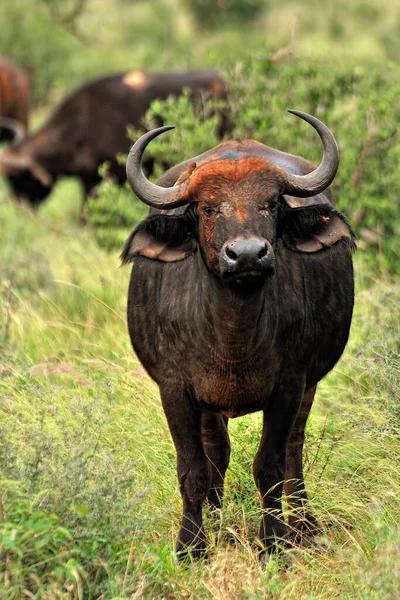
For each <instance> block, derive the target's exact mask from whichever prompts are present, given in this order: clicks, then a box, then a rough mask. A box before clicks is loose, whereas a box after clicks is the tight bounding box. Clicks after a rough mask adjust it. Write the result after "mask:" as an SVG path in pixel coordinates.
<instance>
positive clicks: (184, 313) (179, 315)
mask: <svg viewBox="0 0 400 600" xmlns="http://www.w3.org/2000/svg"><path fill="white" fill-rule="evenodd" d="M291 112H293V113H294V114H295V115H297V116H299V117H300V118H302V119H304V120H305V121H307V122H308V123H310V124H311V125H312V126H313V127H314V128H315V129H316V130H317V132H318V134H319V136H320V138H321V140H322V143H323V146H324V155H323V159H322V162H321V164H320V165H319V167H318V168H315V167H314V166H313V165H312V164H311V163H309V162H308V161H306V160H304V159H303V158H300V157H297V156H292V155H290V154H285V153H283V152H279V151H278V150H274V149H273V148H269V147H268V146H264V145H263V144H260V143H258V142H255V141H251V140H245V141H229V142H224V143H222V144H220V145H219V146H217V147H216V148H213V149H212V150H209V151H207V152H205V153H204V154H201V155H200V156H197V157H195V158H193V159H192V160H189V161H186V162H184V163H182V164H180V165H178V166H176V167H174V168H172V169H170V170H169V171H167V172H166V173H165V174H164V175H163V176H162V177H161V179H160V180H159V185H154V184H152V183H150V182H149V181H148V180H147V179H146V177H145V175H144V173H143V171H142V170H141V166H140V163H141V158H142V154H143V151H144V149H145V148H146V146H147V145H148V143H149V142H150V141H151V140H152V139H153V138H155V137H156V136H158V135H159V134H160V133H162V132H164V131H167V130H168V129H172V128H171V127H161V128H159V129H155V130H153V131H150V132H149V133H147V134H145V135H143V136H142V137H141V138H140V139H139V140H138V141H137V142H136V144H135V145H134V146H133V148H132V150H131V152H130V154H129V157H128V161H127V174H128V180H129V183H130V185H131V187H132V189H133V191H134V192H135V194H136V195H137V196H138V197H139V198H140V199H141V200H142V201H143V202H145V203H146V204H148V205H149V206H151V207H152V210H151V211H150V214H149V216H148V217H147V218H146V219H145V220H144V221H143V222H141V223H140V224H139V225H138V226H137V227H136V229H135V230H134V231H133V233H132V234H131V235H130V237H129V239H128V241H127V243H126V245H125V248H124V250H123V253H122V259H123V262H124V263H127V262H129V261H133V268H132V275H131V281H130V286H129V293H128V326H129V332H130V337H131V341H132V345H133V348H134V350H135V351H136V353H137V356H138V357H139V359H140V361H141V362H142V363H143V365H144V367H145V368H146V370H147V372H148V373H149V375H150V376H151V377H152V378H153V379H154V380H155V381H156V382H157V383H158V385H159V387H160V393H161V399H162V404H163V408H164V411H165V414H166V418H167V421H168V425H169V428H170V431H171V434H172V438H173V441H174V444H175V448H176V452H177V462H178V479H179V485H180V491H181V495H182V499H183V519H182V524H181V528H180V532H179V538H178V544H177V548H178V550H180V551H184V550H187V549H188V548H190V549H191V551H192V552H194V553H195V555H197V554H198V553H199V552H200V551H201V549H202V548H203V547H204V546H205V542H206V537H205V533H204V530H203V523H202V505H203V503H204V502H205V501H206V500H208V502H209V503H211V505H215V506H220V503H221V499H222V493H223V485H224V475H225V471H226V469H227V467H228V463H229V454H230V442H229V437H228V429H227V419H228V418H232V417H239V416H241V415H244V414H247V413H251V412H254V411H263V413H264V425H263V431H262V436H261V443H260V447H259V450H258V452H257V455H256V457H255V460H254V469H253V470H254V477H255V481H256V483H257V487H258V489H259V492H260V495H261V500H262V506H263V508H264V509H265V512H263V516H262V522H261V528H260V539H261V541H262V543H263V545H264V548H265V549H266V550H268V551H270V550H272V549H273V548H274V547H275V544H274V541H275V540H276V539H280V540H285V541H286V543H289V541H288V540H289V539H291V538H292V540H293V538H294V539H297V541H299V540H301V539H303V540H306V539H307V538H308V536H310V537H311V536H312V534H313V532H315V531H317V521H316V519H315V518H314V517H313V515H312V514H311V512H310V509H309V507H308V506H307V495H306V491H305V486H304V478H303V469H302V449H303V442H304V428H305V424H306V421H307V417H308V414H309V411H310V409H311V405H312V402H313V398H314V394H315V390H316V386H317V383H318V382H319V381H320V380H321V379H322V378H323V377H324V376H325V375H326V374H327V373H328V372H329V371H330V370H331V369H332V367H333V366H334V365H335V363H336V362H337V361H338V359H339V358H340V356H341V354H342V352H343V349H344V347H345V345H346V342H347V338H348V335H349V328H350V322H351V316H352V310H353V299H354V287H353V268H352V250H353V248H354V245H355V244H354V241H353V233H352V230H351V227H350V225H349V223H348V221H347V220H346V218H345V217H344V216H343V215H342V214H341V213H339V212H338V211H337V210H336V209H335V208H334V205H333V203H332V197H331V192H330V190H329V189H328V186H329V185H330V184H331V182H332V180H333V178H334V176H335V174H336V171H337V167H338V164H339V154H338V148H337V145H336V142H335V139H334V137H333V135H332V133H331V132H330V131H329V129H328V128H327V127H326V126H325V125H324V124H323V123H321V122H320V121H319V120H318V119H316V118H315V117H312V116H310V115H307V114H306V113H301V112H297V111H291ZM171 186H172V187H171ZM283 489H284V490H285V492H286V495H287V498H288V503H289V506H290V507H291V508H292V509H293V510H292V513H291V516H290V520H289V527H287V526H286V525H285V523H284V521H283V518H282V513H281V496H282V490H283ZM290 534H292V535H290Z"/></svg>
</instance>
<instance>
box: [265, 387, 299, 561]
mask: <svg viewBox="0 0 400 600" xmlns="http://www.w3.org/2000/svg"><path fill="white" fill-rule="evenodd" d="M303 390H304V386H303V385H302V382H300V381H297V380H296V379H294V384H293V383H292V382H290V383H288V384H287V385H286V384H283V383H282V384H281V386H280V388H279V389H278V390H277V392H276V394H274V396H273V397H272V398H271V399H270V401H269V406H268V408H267V409H266V410H264V420H263V431H262V436H261V442H260V446H259V449H258V452H257V454H256V457H255V459H254V463H253V473H254V479H255V481H256V484H257V487H258V490H259V492H260V496H261V502H262V507H263V515H262V519H261V526H260V540H261V543H262V545H263V548H264V549H265V550H267V551H268V552H271V551H273V550H274V548H275V546H276V542H277V541H279V540H284V539H286V537H287V528H286V525H285V522H284V520H283V515H282V491H283V481H284V477H285V462H286V446H287V442H288V439H289V436H290V433H291V430H292V427H293V424H294V422H295V419H296V416H297V413H298V410H299V406H300V403H301V399H302V396H303Z"/></svg>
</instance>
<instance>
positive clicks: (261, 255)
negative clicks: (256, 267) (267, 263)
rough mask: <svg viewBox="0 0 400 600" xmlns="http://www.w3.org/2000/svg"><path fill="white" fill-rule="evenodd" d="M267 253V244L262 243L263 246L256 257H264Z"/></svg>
mask: <svg viewBox="0 0 400 600" xmlns="http://www.w3.org/2000/svg"><path fill="white" fill-rule="evenodd" d="M267 254H268V246H267V244H264V246H263V248H261V250H260V252H259V253H258V258H259V259H261V258H264V256H267Z"/></svg>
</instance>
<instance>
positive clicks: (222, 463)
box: [201, 409, 231, 508]
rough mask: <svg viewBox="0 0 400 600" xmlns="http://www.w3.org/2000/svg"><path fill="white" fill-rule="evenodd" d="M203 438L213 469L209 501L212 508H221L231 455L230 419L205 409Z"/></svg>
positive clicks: (202, 417)
mask: <svg viewBox="0 0 400 600" xmlns="http://www.w3.org/2000/svg"><path fill="white" fill-rule="evenodd" d="M201 436H202V440H203V448H204V452H205V454H206V456H207V459H208V461H209V463H210V467H211V484H210V489H209V491H208V495H207V500H208V502H209V504H210V505H211V506H213V507H215V508H221V505H222V498H223V494H224V479H225V473H226V470H227V468H228V465H229V457H230V453H231V446H230V441H229V435H228V418H227V417H224V416H223V415H221V414H220V413H218V412H214V411H210V410H207V409H204V410H203V412H202V415H201Z"/></svg>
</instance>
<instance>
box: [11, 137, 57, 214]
mask: <svg viewBox="0 0 400 600" xmlns="http://www.w3.org/2000/svg"><path fill="white" fill-rule="evenodd" d="M27 139H28V138H22V140H21V141H18V143H14V144H13V145H12V146H11V147H10V148H7V149H6V150H4V152H3V153H2V155H1V156H0V173H1V174H2V175H5V176H6V177H7V179H8V182H9V184H10V186H11V187H12V189H13V192H14V194H15V196H16V198H17V199H19V200H26V201H28V202H29V203H30V204H31V205H32V206H36V205H37V204H39V203H40V202H41V201H42V200H44V199H45V198H47V196H48V195H49V194H50V192H51V190H52V187H53V182H54V181H53V177H52V175H50V173H49V172H48V170H47V169H46V168H45V167H44V166H43V165H42V164H40V162H39V161H38V160H36V158H35V157H34V156H33V154H31V153H30V152H29V151H28V150H26V149H25V147H24V142H25V140H27Z"/></svg>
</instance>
